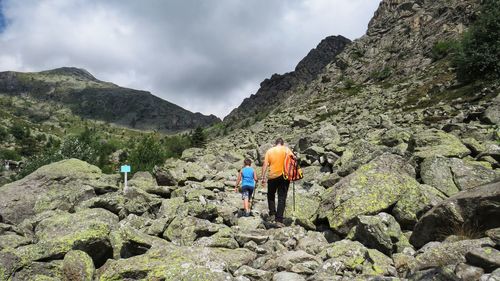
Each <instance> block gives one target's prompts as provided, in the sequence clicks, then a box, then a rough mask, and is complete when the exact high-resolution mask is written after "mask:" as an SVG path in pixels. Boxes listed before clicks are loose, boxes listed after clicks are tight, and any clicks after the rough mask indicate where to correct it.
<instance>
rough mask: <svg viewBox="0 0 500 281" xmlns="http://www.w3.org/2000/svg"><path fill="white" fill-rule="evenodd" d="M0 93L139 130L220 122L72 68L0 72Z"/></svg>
mask: <svg viewBox="0 0 500 281" xmlns="http://www.w3.org/2000/svg"><path fill="white" fill-rule="evenodd" d="M0 93H3V94H7V95H28V96H30V97H33V98H36V99H38V100H40V101H51V102H56V103H60V104H62V105H65V106H67V107H69V108H70V109H71V110H72V112H73V113H74V114H77V115H79V116H81V117H83V118H87V119H95V120H102V121H106V122H110V123H114V124H118V125H121V126H125V127H129V128H136V129H140V130H159V131H163V132H175V131H182V130H188V129H194V128H196V127H199V126H202V127H204V126H209V125H212V124H214V123H217V122H218V121H220V120H219V119H218V118H217V117H215V116H213V115H211V116H205V115H202V114H201V113H192V112H190V111H188V110H185V109H183V108H181V107H179V106H177V105H175V104H172V103H170V102H168V101H165V100H162V99H160V98H158V97H156V96H154V95H152V94H151V93H149V92H145V91H138V90H133V89H127V88H122V87H119V86H116V85H114V84H112V83H108V82H102V81H99V80H97V79H96V78H95V77H94V76H92V75H91V74H90V73H88V72H87V71H86V70H83V69H78V68H72V67H63V68H58V69H54V70H49V71H42V72H38V73H18V72H10V71H9V72H1V73H0Z"/></svg>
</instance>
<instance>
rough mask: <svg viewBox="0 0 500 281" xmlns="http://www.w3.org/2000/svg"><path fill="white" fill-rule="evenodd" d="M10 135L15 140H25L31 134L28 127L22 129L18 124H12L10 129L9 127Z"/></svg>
mask: <svg viewBox="0 0 500 281" xmlns="http://www.w3.org/2000/svg"><path fill="white" fill-rule="evenodd" d="M10 133H11V135H13V136H14V138H16V139H17V140H22V139H24V138H27V137H29V136H30V134H31V133H30V129H29V128H28V127H24V126H22V125H19V124H14V125H13V126H12V127H10Z"/></svg>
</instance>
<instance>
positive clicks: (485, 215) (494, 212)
mask: <svg viewBox="0 0 500 281" xmlns="http://www.w3.org/2000/svg"><path fill="white" fill-rule="evenodd" d="M499 206H500V182H494V183H490V184H487V185H483V186H479V187H476V188H473V189H469V190H465V191H461V192H459V193H457V194H456V195H454V196H452V197H450V198H448V199H446V200H444V201H442V202H441V203H439V204H438V205H436V206H435V207H433V208H432V209H431V210H429V211H428V212H427V213H426V214H425V215H424V216H422V218H420V220H419V221H418V223H417V224H416V225H415V230H414V231H413V233H412V235H411V237H410V242H411V243H412V244H413V245H414V246H415V247H418V248H420V247H422V246H423V245H425V244H426V243H427V242H430V241H440V240H443V239H444V238H446V236H447V235H452V234H455V233H453V232H454V231H455V232H456V231H461V230H465V231H466V230H467V229H473V230H474V231H476V232H478V231H479V232H480V231H484V230H488V229H492V228H497V227H500V220H499V219H498V218H499V217H500V208H499ZM461 232H463V231H461Z"/></svg>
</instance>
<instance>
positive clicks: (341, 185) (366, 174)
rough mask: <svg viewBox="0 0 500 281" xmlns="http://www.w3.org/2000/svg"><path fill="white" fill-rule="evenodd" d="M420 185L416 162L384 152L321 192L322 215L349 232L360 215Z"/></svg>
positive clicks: (384, 206) (336, 227) (380, 208)
mask: <svg viewBox="0 0 500 281" xmlns="http://www.w3.org/2000/svg"><path fill="white" fill-rule="evenodd" d="M419 188H420V184H419V183H418V182H417V181H416V180H415V179H414V169H413V167H412V166H410V165H409V164H407V163H406V162H405V160H404V159H403V158H401V157H400V156H397V155H391V154H384V155H382V156H380V157H378V158H377V159H375V160H373V161H371V162H370V163H368V164H366V165H363V166H361V167H360V168H359V169H358V170H357V171H356V172H354V173H353V174H351V175H349V176H347V177H345V178H343V179H342V180H341V181H340V182H338V183H337V184H335V185H334V186H333V187H331V188H329V189H327V190H326V191H325V192H324V193H323V194H322V195H321V204H320V208H319V211H318V212H319V217H320V218H327V219H328V222H329V224H330V227H331V228H332V229H333V230H335V231H337V232H340V233H344V234H346V233H347V232H348V231H349V229H350V228H351V227H352V226H354V221H355V218H356V217H357V216H359V215H368V214H374V213H379V212H381V211H383V210H386V209H388V208H389V207H390V206H392V205H394V204H396V203H397V202H398V201H399V200H401V198H403V196H404V195H405V194H406V193H411V191H412V190H414V189H419Z"/></svg>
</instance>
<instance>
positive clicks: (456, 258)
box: [409, 238, 493, 272]
mask: <svg viewBox="0 0 500 281" xmlns="http://www.w3.org/2000/svg"><path fill="white" fill-rule="evenodd" d="M484 246H493V241H491V239H489V238H483V239H475V240H462V241H457V242H448V243H447V242H444V243H441V244H439V245H436V246H434V247H430V248H429V249H426V250H425V251H423V252H422V253H419V254H417V256H416V257H415V260H413V261H412V262H411V263H410V264H409V268H410V269H411V271H412V272H416V271H420V270H423V269H426V268H431V267H443V266H449V265H452V266H456V265H457V264H459V263H463V262H465V261H466V259H465V255H466V254H467V253H468V252H470V251H471V250H473V249H476V248H481V247H484Z"/></svg>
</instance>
